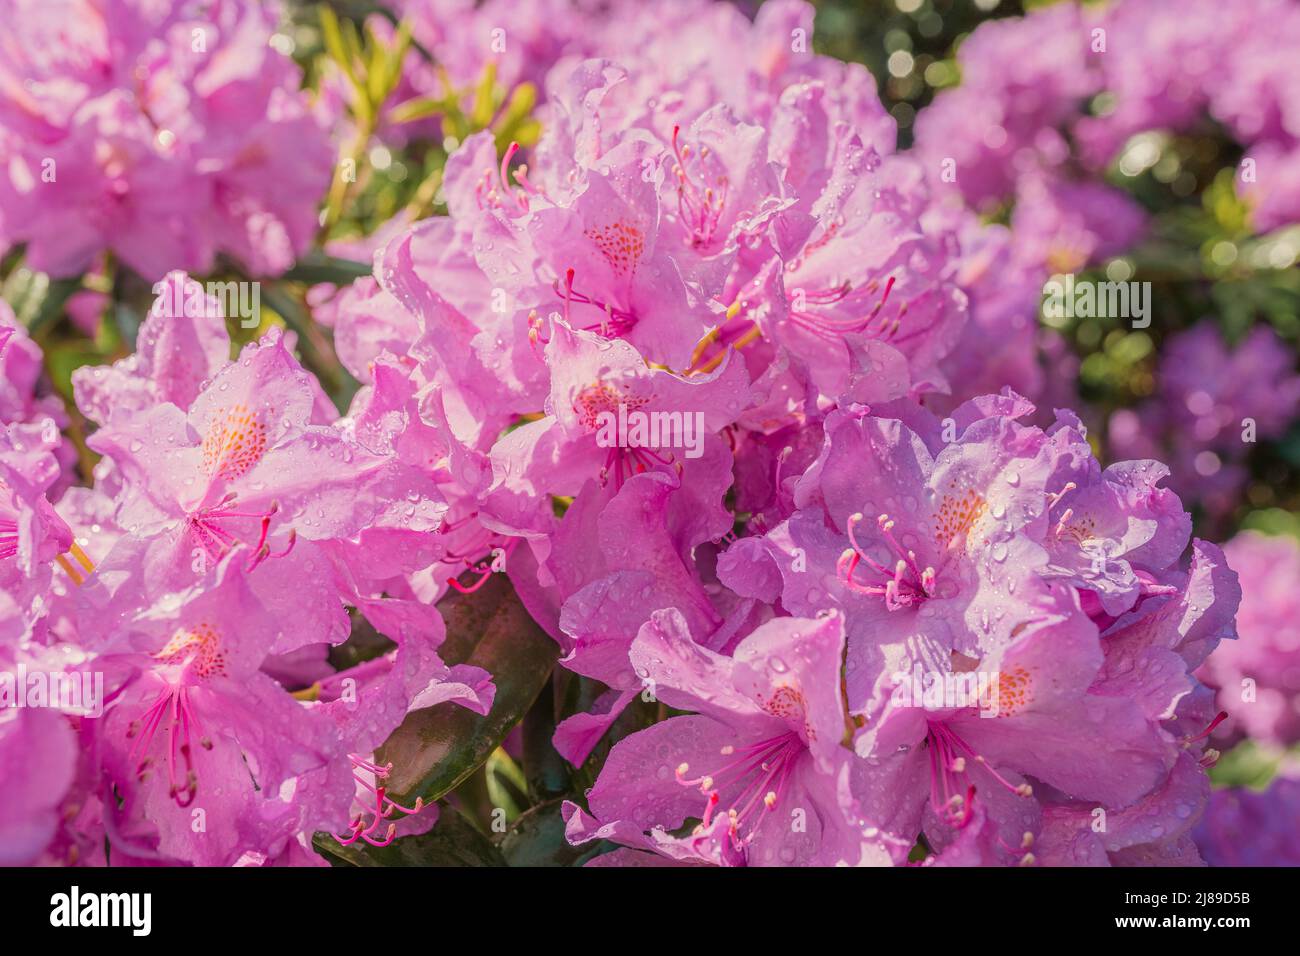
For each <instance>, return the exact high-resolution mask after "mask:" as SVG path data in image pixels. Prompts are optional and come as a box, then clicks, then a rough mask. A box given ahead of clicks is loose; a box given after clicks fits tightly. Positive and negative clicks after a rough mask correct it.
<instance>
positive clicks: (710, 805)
mask: <svg viewBox="0 0 1300 956" xmlns="http://www.w3.org/2000/svg"><path fill="white" fill-rule="evenodd" d="M803 750H804V744H803V742H802V740H800V738H799V737H798V736H797V735H796V734H794V733H784V734H781V735H779V736H777V737H770V738H768V739H766V740H761V741H758V742H757V743H753V744H749V745H747V746H744V747H739V748H732V747H724V748H723V750H722V751H721V753H722V755H723V756H732V755H735V759H733V760H730V761H729V762H727V763H726V764H724V765H723V766H722V767H719V768H717V769H716V770H714V771H712V772H711V773H707V774H704V775H702V776H699V777H695V778H688V777H687V776H686V775H687V773H688V772H689V770H690V766H689V765H688V764H682V765H681V766H679V767H678V768H677V782H678V783H679V784H681V785H682V786H684V787H696V788H698V789H699V791H700V792H701V793H702V794H704V795H705V797H706V798H707V801H706V803H705V809H704V815H703V817H702V820H701V824H700V827H699V828H698V829H697V831H696V832H702V831H703V830H704V829H707V828H708V826H709V825H710V824H711V823H712V821H713V815H714V812H715V811H716V809H717V808H718V806H719V805H720V803H721V799H722V790H723V789H724V788H728V789H730V788H736V787H738V788H739V790H738V792H737V793H736V795H735V798H734V799H732V800H731V801H730V806H729V808H728V810H727V815H728V816H729V817H730V824H729V827H728V833H729V835H730V838H731V840H732V843H733V845H734V846H735V848H736V849H737V850H739V851H743V850H744V848H745V846H746V845H747V844H748V843H749V841H750V840H751V839H752V838H753V835H754V832H755V831H756V830H757V829H758V827H759V826H760V825H761V817H762V815H763V814H766V813H769V812H771V811H772V810H774V809H775V808H776V806H777V805H778V804H779V803H780V801H781V797H782V795H783V794H784V793H785V789H786V784H787V782H788V781H789V778H790V775H791V774H792V773H793V770H794V764H795V760H796V759H797V758H798V756H799V755H800V754H801V753H802V752H803ZM760 803H761V804H762V807H763V810H762V813H761V814H760V815H759V818H753V817H752V814H753V812H754V811H755V810H756V809H757V808H758V806H759V804H760ZM737 808H739V809H737ZM746 831H747V832H746Z"/></svg>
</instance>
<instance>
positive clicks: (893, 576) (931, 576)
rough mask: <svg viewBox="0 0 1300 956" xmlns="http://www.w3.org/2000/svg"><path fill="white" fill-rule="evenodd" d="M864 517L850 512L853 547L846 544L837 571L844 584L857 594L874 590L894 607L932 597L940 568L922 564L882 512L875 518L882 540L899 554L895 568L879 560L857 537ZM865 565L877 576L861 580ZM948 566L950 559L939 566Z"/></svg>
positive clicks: (849, 532)
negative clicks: (873, 578)
mask: <svg viewBox="0 0 1300 956" xmlns="http://www.w3.org/2000/svg"><path fill="white" fill-rule="evenodd" d="M862 520H863V516H862V513H861V512H859V513H857V514H853V515H850V516H849V520H848V522H847V526H846V527H847V530H848V536H849V544H850V547H848V548H845V549H844V552H843V553H842V554H841V555H840V559H839V561H838V562H837V564H836V575H837V577H838V578H839V579H840V580H841V581H843V582H844V584H845V586H846V587H848V589H849V590H850V591H853V592H854V593H855V594H871V595H875V596H877V597H882V598H884V600H885V606H886V607H887V608H888V609H889V610H891V611H897V610H901V609H902V608H907V607H912V606H913V605H918V604H920V603H922V602H923V601H925V600H926V599H927V598H931V597H933V596H934V594H935V587H936V584H937V580H938V575H939V572H938V571H936V570H935V568H934V567H932V566H929V565H927V566H926V567H924V568H922V567H921V566H920V564H919V562H918V561H917V559H916V552H915V551H912V550H910V549H908V548H904V547H903V545H902V544H901V543H900V542H899V540H898V539H897V538H896V537H895V536H894V521H893V519H892V518H890V517H889V515H885V514H882V515H880V516H879V517H878V518H877V519H876V524H877V526H878V527H879V529H880V535H881V540H882V541H883V542H884V544H885V546H886V548H887V549H888V550H889V551H890V552H892V553H893V554H895V555H897V560H896V561H895V562H894V566H893V567H892V568H889V567H886V566H885V565H884V564H882V563H881V562H879V561H877V560H876V559H875V558H873V557H872V556H871V555H870V554H868V553H867V551H866V549H865V548H864V547H863V546H862V544H861V543H859V541H858V534H857V526H858V524H859V523H860V522H861V521H862ZM862 565H866V567H867V568H868V569H869V572H874V574H875V575H876V579H875V580H866V581H863V580H859V579H858V576H857V571H858V568H859V567H860V566H862ZM946 566H947V559H946V558H945V560H944V563H943V564H942V565H941V566H940V570H942V568H943V567H946Z"/></svg>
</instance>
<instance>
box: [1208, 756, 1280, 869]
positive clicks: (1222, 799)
mask: <svg viewBox="0 0 1300 956" xmlns="http://www.w3.org/2000/svg"><path fill="white" fill-rule="evenodd" d="M1297 818H1300V780H1295V779H1291V778H1286V777H1280V778H1278V779H1277V780H1274V781H1273V783H1272V784H1271V785H1270V786H1269V788H1268V789H1267V790H1265V791H1264V792H1262V793H1258V792H1255V791H1253V790H1247V789H1245V788H1240V787H1234V788H1233V789H1231V790H1219V791H1216V792H1215V793H1214V794H1213V795H1212V796H1211V797H1210V806H1209V809H1207V810H1206V811H1205V819H1204V820H1202V821H1201V823H1200V825H1199V826H1198V827H1197V828H1196V845H1197V847H1199V848H1200V851H1201V854H1202V855H1203V856H1204V857H1205V860H1206V862H1207V863H1209V864H1210V866H1300V833H1297V832H1296V828H1295V821H1296V819H1297Z"/></svg>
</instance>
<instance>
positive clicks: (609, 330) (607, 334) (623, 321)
mask: <svg viewBox="0 0 1300 956" xmlns="http://www.w3.org/2000/svg"><path fill="white" fill-rule="evenodd" d="M575 274H576V273H575V272H574V270H573V269H566V270H565V272H564V285H563V287H561V286H560V282H559V280H558V279H557V280H556V281H555V283H554V284H553V286H552V288H554V289H555V294H556V295H558V296H559V297H560V298H562V299H563V300H564V321H565V322H566V323H567V324H568V325H570V326H572V327H573V328H580V329H582V330H583V331H584V332H594V333H596V334H597V335H600V336H602V337H603V338H607V339H616V338H621V337H622V336H625V335H627V334H628V333H629V332H631V331H632V329H633V328H634V327H635V326H636V323H637V317H636V314H635V313H633V312H629V311H628V310H627V309H622V308H619V307H618V306H616V305H612V304H610V303H609V302H606V301H604V300H603V299H597V298H593V297H592V296H588V295H584V294H583V293H581V292H579V291H577V290H576V289H575V288H574V287H573V279H574V276H575ZM575 304H577V305H589V306H591V307H592V308H594V309H596V310H598V311H599V312H600V319H599V321H596V322H592V323H590V324H588V325H575V324H574V321H573V316H572V310H573V306H574V305H575Z"/></svg>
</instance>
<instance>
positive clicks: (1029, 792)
mask: <svg viewBox="0 0 1300 956" xmlns="http://www.w3.org/2000/svg"><path fill="white" fill-rule="evenodd" d="M926 728H927V733H926V743H927V744H928V745H929V747H930V805H931V807H932V808H933V809H934V812H935V814H936V815H938V816H939V817H940V818H941V819H943V820H945V821H946V822H947V823H948V824H949V825H951V826H954V827H958V828H960V827H964V826H965V825H966V824H967V823H968V822H970V817H971V806H972V800H973V798H974V796H975V785H974V784H973V783H971V781H970V775H969V771H968V768H967V760H966V758H967V757H970V758H971V759H972V760H973V761H974V762H975V763H976V764H978V765H979V766H981V767H983V768H984V769H985V770H986V771H988V773H989V775H990V776H991V777H992V778H993V779H994V780H995V781H997V783H998V784H999V785H1000V786H1002V787H1003V788H1005V789H1006V790H1008V791H1010V792H1011V793H1014V794H1015V795H1016V796H1019V797H1031V796H1033V788H1032V787H1030V786H1029V784H1026V783H1022V784H1019V785H1017V784H1014V783H1012V782H1011V781H1009V780H1007V779H1006V778H1005V777H1004V776H1002V774H1000V773H998V771H997V770H996V769H995V768H993V767H992V766H990V765H989V763H988V761H986V760H985V759H984V757H983V756H982V755H981V754H977V753H976V752H975V751H974V749H973V748H972V747H971V746H970V744H968V743H966V741H965V740H963V739H962V738H961V736H960V735H959V734H957V733H956V732H955V731H954V730H953V729H952V728H950V727H949V726H948V725H947V724H945V723H943V722H941V721H926ZM958 777H962V778H964V780H965V783H966V786H965V795H964V796H962V794H961V791H962V786H961V782H959V781H958V779H957V778H958ZM941 785H942V790H943V799H942V801H940V799H939V790H940V786H941Z"/></svg>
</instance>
